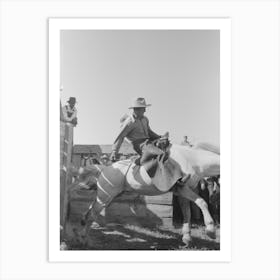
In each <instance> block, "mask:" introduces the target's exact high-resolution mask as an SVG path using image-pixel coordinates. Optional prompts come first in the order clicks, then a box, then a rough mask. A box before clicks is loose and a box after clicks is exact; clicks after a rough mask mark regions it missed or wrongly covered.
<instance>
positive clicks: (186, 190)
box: [177, 185, 216, 239]
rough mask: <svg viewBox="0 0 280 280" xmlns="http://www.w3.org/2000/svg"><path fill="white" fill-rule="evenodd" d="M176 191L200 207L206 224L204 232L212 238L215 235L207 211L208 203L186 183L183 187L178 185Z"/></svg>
mask: <svg viewBox="0 0 280 280" xmlns="http://www.w3.org/2000/svg"><path fill="white" fill-rule="evenodd" d="M177 191H178V193H179V195H181V196H182V197H185V198H187V199H189V200H191V201H193V202H194V203H195V204H196V205H197V206H198V207H199V208H200V209H201V211H202V214H203V218H204V223H205V226H206V234H207V235H208V236H209V237H210V238H213V239H214V238H215V237H216V234H215V226H214V221H213V219H212V217H211V215H210V213H209V210H208V205H207V203H206V202H205V200H204V199H202V198H201V197H200V196H199V195H198V194H196V193H195V192H193V191H192V190H191V189H190V187H188V186H186V185H185V186H183V187H179V188H178V189H177Z"/></svg>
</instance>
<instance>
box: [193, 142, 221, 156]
mask: <svg viewBox="0 0 280 280" xmlns="http://www.w3.org/2000/svg"><path fill="white" fill-rule="evenodd" d="M193 148H194V149H200V150H204V151H208V152H212V153H214V154H217V155H220V147H218V146H216V145H213V144H211V143H208V142H199V143H197V144H195V145H194V147H193Z"/></svg>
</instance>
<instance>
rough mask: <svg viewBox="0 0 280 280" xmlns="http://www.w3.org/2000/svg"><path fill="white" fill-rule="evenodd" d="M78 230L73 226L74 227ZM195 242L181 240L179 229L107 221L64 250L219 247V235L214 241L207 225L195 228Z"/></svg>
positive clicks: (198, 248) (200, 248)
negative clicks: (186, 242)
mask: <svg viewBox="0 0 280 280" xmlns="http://www.w3.org/2000/svg"><path fill="white" fill-rule="evenodd" d="M73 228H74V229H78V228H76V227H75V225H73V227H72V230H73ZM192 237H193V242H192V244H190V246H189V247H188V248H186V247H185V244H184V243H183V242H182V241H181V238H182V236H181V234H180V229H179V228H177V229H170V230H167V229H161V228H156V229H155V228H147V227H145V228H144V227H141V226H136V225H129V224H126V225H121V224H113V223H111V224H107V225H106V227H95V228H92V229H91V230H90V232H89V235H88V238H87V242H86V244H82V243H81V242H79V241H78V240H77V239H75V238H71V239H70V238H69V239H68V240H66V241H65V242H64V243H63V246H62V248H61V250H219V249H220V238H219V237H220V236H219V229H217V238H216V239H215V240H211V239H210V238H209V237H207V236H206V234H205V232H204V227H203V226H200V225H196V226H194V227H193V228H192Z"/></svg>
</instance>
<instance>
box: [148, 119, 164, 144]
mask: <svg viewBox="0 0 280 280" xmlns="http://www.w3.org/2000/svg"><path fill="white" fill-rule="evenodd" d="M147 121H148V133H149V138H150V140H152V141H153V140H156V139H158V138H160V137H161V136H160V135H158V134H156V133H155V132H154V131H152V130H151V128H150V125H149V120H148V119H147Z"/></svg>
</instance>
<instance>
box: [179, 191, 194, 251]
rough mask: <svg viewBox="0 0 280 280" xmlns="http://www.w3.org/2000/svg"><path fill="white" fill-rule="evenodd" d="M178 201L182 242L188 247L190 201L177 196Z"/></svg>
mask: <svg viewBox="0 0 280 280" xmlns="http://www.w3.org/2000/svg"><path fill="white" fill-rule="evenodd" d="M178 201H179V205H180V208H181V210H182V214H183V227H182V234H183V237H182V240H183V242H184V243H185V244H186V245H187V246H189V245H190V243H191V242H192V237H191V207H190V201H189V200H188V199H186V198H185V197H182V196H178Z"/></svg>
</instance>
